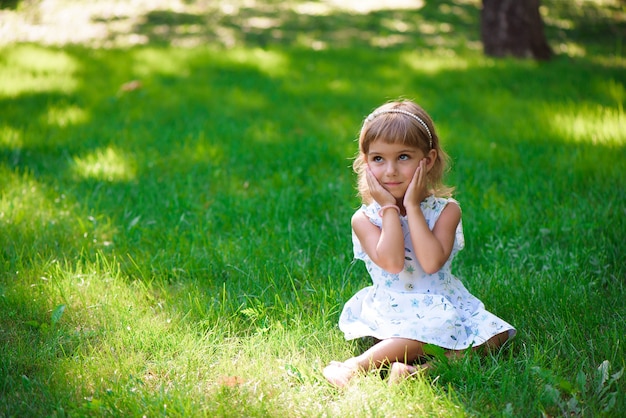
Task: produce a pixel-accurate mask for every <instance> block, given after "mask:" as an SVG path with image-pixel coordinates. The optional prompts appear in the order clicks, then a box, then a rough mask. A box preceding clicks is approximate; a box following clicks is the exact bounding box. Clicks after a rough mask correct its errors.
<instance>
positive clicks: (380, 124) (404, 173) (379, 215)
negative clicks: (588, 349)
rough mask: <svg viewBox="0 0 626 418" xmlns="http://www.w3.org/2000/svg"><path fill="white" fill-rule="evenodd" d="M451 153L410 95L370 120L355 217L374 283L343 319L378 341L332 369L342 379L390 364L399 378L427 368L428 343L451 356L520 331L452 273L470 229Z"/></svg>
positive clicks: (342, 324)
mask: <svg viewBox="0 0 626 418" xmlns="http://www.w3.org/2000/svg"><path fill="white" fill-rule="evenodd" d="M447 159H448V156H447V155H446V153H445V152H444V151H443V150H442V148H441V145H440V144H439V138H438V137H437V134H436V133H435V128H434V126H433V122H432V120H431V118H430V117H429V116H428V114H427V113H426V112H425V111H424V110H423V109H422V108H421V107H419V106H418V105H417V104H415V103H413V102H411V101H396V102H390V103H387V104H384V105H382V106H380V107H379V108H378V109H376V110H375V111H374V112H373V113H371V114H370V115H369V116H368V117H367V118H366V119H365V121H364V122H363V127H362V128H361V134H360V136H359V155H358V156H357V158H356V160H355V161H354V169H355V171H356V173H357V175H358V189H359V195H360V197H361V199H362V201H363V203H364V204H363V206H362V207H361V208H360V209H359V210H357V212H356V213H355V214H354V215H353V216H352V242H353V244H354V255H355V257H356V258H357V259H360V260H363V261H364V262H365V265H366V267H367V271H368V272H369V274H370V276H371V278H372V282H373V285H372V286H368V287H366V288H364V289H362V290H360V291H359V292H357V293H356V294H355V295H354V296H353V297H352V298H351V299H350V300H349V301H348V302H347V303H346V305H345V306H344V309H343V312H342V313H341V317H340V318H339V328H340V329H341V330H342V331H343V332H344V334H345V337H346V339H348V340H352V339H355V338H360V337H367V336H369V337H374V339H375V340H377V341H378V342H377V343H376V344H375V345H373V346H372V347H371V348H370V349H368V350H367V351H365V352H364V353H363V354H361V355H359V356H356V357H353V358H350V359H348V360H346V361H344V362H337V361H333V362H331V364H330V365H328V366H327V367H326V368H324V371H323V374H324V376H325V377H326V379H327V380H328V381H329V382H331V383H332V384H333V385H335V386H338V387H342V386H345V385H346V384H347V383H348V382H349V381H350V379H351V378H352V377H353V376H354V375H355V374H356V373H357V372H359V371H368V370H370V369H372V368H379V367H381V366H387V365H389V366H390V380H392V381H396V380H399V379H401V378H403V377H406V376H409V375H411V374H414V373H416V372H417V371H418V370H420V368H428V364H425V365H422V366H417V365H416V362H418V361H419V360H420V359H421V358H422V357H424V354H425V353H424V345H425V344H434V345H437V346H439V347H442V348H444V349H445V350H446V355H448V356H451V357H452V356H455V355H458V354H459V353H462V352H463V350H466V349H468V348H473V349H476V348H477V347H479V346H480V347H484V348H487V349H494V348H498V347H500V346H501V345H502V344H503V343H504V342H506V341H507V340H508V339H509V338H512V337H513V336H514V335H515V332H516V331H515V329H514V328H513V327H512V326H511V325H509V324H508V323H507V322H505V321H503V320H502V319H500V318H498V317H497V316H495V315H493V314H492V313H490V312H488V311H486V310H485V307H484V305H483V303H482V302H481V301H480V300H478V299H477V298H476V297H474V296H473V295H471V294H470V293H469V292H468V290H467V289H466V288H465V286H463V284H462V283H461V281H460V280H459V279H457V278H456V277H454V276H453V275H452V273H451V272H450V264H451V262H452V259H453V258H454V256H455V255H456V253H457V252H458V251H459V250H461V249H462V248H463V246H464V238H463V228H462V223H461V209H460V207H459V204H458V202H457V201H456V200H454V199H452V198H450V197H449V196H450V194H451V192H452V189H451V188H448V187H446V186H444V185H443V183H442V177H443V173H444V170H445V168H446V162H447Z"/></svg>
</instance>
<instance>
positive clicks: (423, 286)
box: [339, 196, 516, 350]
mask: <svg viewBox="0 0 626 418" xmlns="http://www.w3.org/2000/svg"><path fill="white" fill-rule="evenodd" d="M450 202H454V203H456V204H458V202H456V200H454V199H446V198H438V197H435V196H430V197H428V198H426V199H425V200H424V201H423V202H422V203H421V209H422V213H423V214H424V217H425V219H426V222H427V224H428V227H429V228H430V229H431V230H432V229H433V228H434V226H435V223H436V222H437V219H439V215H441V212H442V211H443V209H444V208H445V207H446V205H447V204H448V203H450ZM379 210H380V205H379V204H378V203H376V202H374V203H372V204H370V205H363V206H362V207H361V208H360V209H359V211H362V212H363V213H364V214H365V215H366V216H367V217H368V218H369V220H370V221H371V222H372V224H374V225H376V226H378V227H379V228H381V227H382V218H381V217H380V216H379V215H378V211H379ZM400 221H401V224H402V231H403V234H404V245H405V267H404V270H403V271H402V272H400V273H398V274H392V273H389V272H387V271H385V270H384V269H382V268H381V267H379V266H377V265H376V264H375V263H374V262H373V261H372V260H371V259H370V258H369V256H368V255H367V253H366V252H365V251H364V250H363V248H362V246H361V243H360V242H359V240H358V238H357V236H356V234H355V233H354V231H353V232H352V243H353V247H354V257H355V258H356V259H358V260H362V261H364V262H365V266H366V269H367V271H368V273H369V274H370V277H371V279H372V285H371V286H368V287H366V288H364V289H361V290H360V291H358V292H357V293H356V294H355V295H354V296H353V297H352V298H350V300H348V302H346V304H345V306H344V309H343V311H342V314H341V316H340V318H339V328H340V329H341V330H342V331H343V332H344V334H345V337H346V339H348V340H351V339H355V338H360V337H366V336H370V337H374V338H377V339H381V340H382V339H386V338H391V337H402V338H409V339H414V340H418V341H421V342H424V343H429V344H435V345H438V346H440V347H443V348H448V349H457V350H460V349H465V348H468V347H470V346H477V345H480V344H482V343H484V342H485V341H487V340H488V339H489V338H491V337H493V336H495V335H497V334H499V333H501V332H503V331H508V332H509V335H510V336H511V337H512V336H513V335H515V332H516V331H515V329H514V328H513V326H511V325H510V324H508V323H507V322H506V321H504V320H502V319H500V318H498V317H497V316H495V315H494V314H492V313H490V312H488V311H487V310H485V307H484V305H483V303H482V302H481V301H480V300H479V299H477V298H476V297H475V296H473V295H472V294H471V293H470V292H469V291H468V290H467V289H466V288H465V286H464V285H463V283H462V282H461V281H460V280H459V279H458V278H456V277H455V276H454V275H453V274H452V273H451V270H450V265H451V262H452V260H453V259H454V257H455V256H456V254H457V253H458V252H459V251H460V250H462V249H463V248H464V246H465V239H464V236H463V225H462V222H459V225H458V226H457V228H456V233H455V240H454V245H453V248H452V252H451V254H450V257H449V258H448V260H447V261H446V263H445V264H444V265H443V266H442V267H441V269H440V270H439V271H438V272H436V273H434V274H427V273H425V272H424V270H423V269H422V267H421V266H420V264H419V262H418V261H417V259H416V257H415V256H414V251H413V244H412V243H411V239H410V235H409V227H408V219H407V217H406V216H401V217H400Z"/></svg>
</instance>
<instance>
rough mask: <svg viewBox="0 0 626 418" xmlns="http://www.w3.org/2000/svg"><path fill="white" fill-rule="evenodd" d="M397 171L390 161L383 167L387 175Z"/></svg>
mask: <svg viewBox="0 0 626 418" xmlns="http://www.w3.org/2000/svg"><path fill="white" fill-rule="evenodd" d="M397 171H398V168H397V167H396V165H395V164H394V163H392V162H390V163H388V164H387V166H386V167H385V172H386V173H387V175H391V174H396V172H397Z"/></svg>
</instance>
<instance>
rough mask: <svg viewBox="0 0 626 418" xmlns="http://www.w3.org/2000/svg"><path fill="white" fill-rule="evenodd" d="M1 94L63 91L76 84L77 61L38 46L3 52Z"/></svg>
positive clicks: (59, 52) (11, 95)
mask: <svg viewBox="0 0 626 418" xmlns="http://www.w3.org/2000/svg"><path fill="white" fill-rule="evenodd" d="M0 62H2V66H1V70H0V77H2V79H3V83H2V84H1V85H0V97H1V96H8V97H15V96H17V95H19V94H24V93H31V94H32V93H37V92H52V91H63V92H71V91H74V90H75V89H76V87H77V79H76V78H75V73H76V72H77V71H79V70H80V65H79V64H78V61H77V60H76V59H75V58H74V57H72V56H71V55H70V54H68V53H66V52H64V51H61V50H49V49H45V48H41V47H38V46H30V45H26V46H22V47H19V48H12V49H7V50H5V51H4V52H3V53H2V58H0Z"/></svg>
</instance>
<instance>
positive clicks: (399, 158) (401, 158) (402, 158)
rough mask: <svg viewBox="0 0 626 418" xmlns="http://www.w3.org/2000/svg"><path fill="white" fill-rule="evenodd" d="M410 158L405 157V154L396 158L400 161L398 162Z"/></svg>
mask: <svg viewBox="0 0 626 418" xmlns="http://www.w3.org/2000/svg"><path fill="white" fill-rule="evenodd" d="M410 158H411V157H410V156H409V155H407V154H402V155H400V156H399V157H398V160H400V161H406V160H408V159H410Z"/></svg>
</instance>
